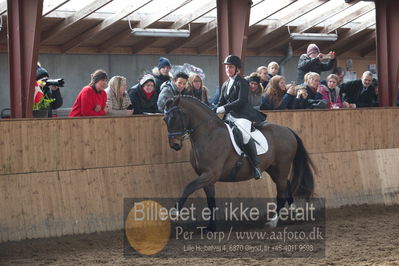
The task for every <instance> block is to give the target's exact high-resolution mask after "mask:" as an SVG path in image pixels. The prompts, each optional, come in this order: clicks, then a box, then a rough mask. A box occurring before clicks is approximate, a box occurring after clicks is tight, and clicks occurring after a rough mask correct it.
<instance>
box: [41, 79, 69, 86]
mask: <svg viewBox="0 0 399 266" xmlns="http://www.w3.org/2000/svg"><path fill="white" fill-rule="evenodd" d="M45 82H46V85H48V86H51V85H53V86H57V87H64V83H65V81H64V79H48V80H46V81H45Z"/></svg>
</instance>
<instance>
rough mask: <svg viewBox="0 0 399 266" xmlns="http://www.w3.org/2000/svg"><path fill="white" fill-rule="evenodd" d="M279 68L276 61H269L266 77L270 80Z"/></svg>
mask: <svg viewBox="0 0 399 266" xmlns="http://www.w3.org/2000/svg"><path fill="white" fill-rule="evenodd" d="M279 70H280V66H279V64H278V63H277V62H270V63H269V65H268V66H267V73H268V79H269V80H270V79H271V78H272V77H274V76H275V75H277V74H278V71H279Z"/></svg>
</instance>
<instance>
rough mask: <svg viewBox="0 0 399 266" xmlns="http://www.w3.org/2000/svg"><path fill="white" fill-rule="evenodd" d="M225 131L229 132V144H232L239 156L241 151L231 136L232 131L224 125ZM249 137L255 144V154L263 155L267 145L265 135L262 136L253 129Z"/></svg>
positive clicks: (267, 147)
mask: <svg viewBox="0 0 399 266" xmlns="http://www.w3.org/2000/svg"><path fill="white" fill-rule="evenodd" d="M226 127H227V130H228V131H229V135H230V140H231V143H232V144H233V147H234V149H235V150H236V152H237V154H238V155H241V153H243V151H242V150H241V149H240V147H238V145H237V143H236V141H235V139H234V135H233V130H232V129H231V128H230V126H229V125H228V124H226ZM250 135H251V137H252V138H253V139H254V140H255V144H256V152H257V153H258V155H259V154H264V153H266V152H267V151H268V149H269V145H268V144H267V139H266V138H265V135H263V134H262V132H260V131H259V130H258V129H255V131H253V132H251V134H250Z"/></svg>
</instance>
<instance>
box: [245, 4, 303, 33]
mask: <svg viewBox="0 0 399 266" xmlns="http://www.w3.org/2000/svg"><path fill="white" fill-rule="evenodd" d="M296 1H298V0H281V1H274V0H271V1H270V2H268V1H264V2H262V3H259V4H257V5H256V6H255V5H254V6H253V7H252V8H256V9H261V10H265V12H257V13H254V14H252V12H251V16H250V17H249V27H251V26H253V25H256V24H258V23H259V22H261V21H263V20H265V19H267V18H268V17H270V16H273V15H274V14H276V13H277V12H279V11H280V10H282V9H284V8H286V7H287V6H289V5H291V4H293V3H295V2H296ZM271 2H273V4H272V3H271Z"/></svg>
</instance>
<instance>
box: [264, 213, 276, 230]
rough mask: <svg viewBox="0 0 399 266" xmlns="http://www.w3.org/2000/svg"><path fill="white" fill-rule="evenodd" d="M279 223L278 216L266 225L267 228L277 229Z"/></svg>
mask: <svg viewBox="0 0 399 266" xmlns="http://www.w3.org/2000/svg"><path fill="white" fill-rule="evenodd" d="M277 223H278V216H277V215H274V217H273V218H272V219H271V220H270V221H268V222H267V223H265V226H267V227H269V228H276V227H277Z"/></svg>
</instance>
